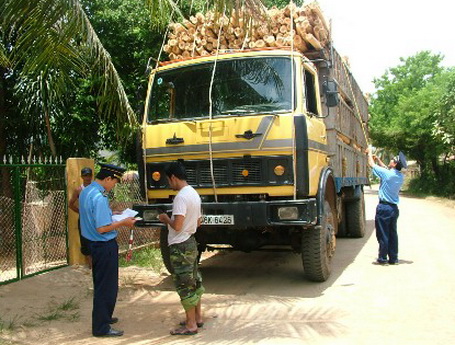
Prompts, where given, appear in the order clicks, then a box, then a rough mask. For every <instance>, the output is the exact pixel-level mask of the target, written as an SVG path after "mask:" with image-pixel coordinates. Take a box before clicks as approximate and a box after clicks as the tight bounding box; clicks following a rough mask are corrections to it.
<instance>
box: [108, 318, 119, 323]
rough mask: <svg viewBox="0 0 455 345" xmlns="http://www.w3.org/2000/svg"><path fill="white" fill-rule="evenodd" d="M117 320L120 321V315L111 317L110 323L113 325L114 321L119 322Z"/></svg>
mask: <svg viewBox="0 0 455 345" xmlns="http://www.w3.org/2000/svg"><path fill="white" fill-rule="evenodd" d="M117 322H118V317H113V318H112V319H111V321H109V323H110V324H111V325H113V324H114V323H117Z"/></svg>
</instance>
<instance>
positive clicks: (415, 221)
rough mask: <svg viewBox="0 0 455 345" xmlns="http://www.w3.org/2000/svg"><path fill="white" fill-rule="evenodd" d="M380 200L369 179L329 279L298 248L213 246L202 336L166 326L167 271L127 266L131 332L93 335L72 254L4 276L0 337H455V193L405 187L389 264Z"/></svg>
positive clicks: (319, 340)
mask: <svg viewBox="0 0 455 345" xmlns="http://www.w3.org/2000/svg"><path fill="white" fill-rule="evenodd" d="M376 201H377V195H376V191H375V190H374V189H368V188H367V189H366V206H367V234H366V236H365V238H363V239H340V240H339V241H338V246H337V253H336V256H335V258H334V263H333V272H332V275H331V277H330V278H329V279H328V281H326V282H324V283H312V282H309V281H307V280H305V279H304V278H303V277H302V264H301V259H300V257H299V256H298V255H296V254H292V253H273V252H256V253H250V254H245V253H219V254H217V255H212V256H209V257H207V258H206V259H205V260H203V261H202V264H201V271H202V273H203V276H204V282H205V283H204V284H205V287H206V290H207V293H206V294H205V295H204V300H203V304H204V311H205V317H206V323H205V325H204V327H203V328H202V329H201V331H200V332H199V334H198V335H196V336H186V337H175V336H171V335H169V330H170V329H172V328H174V327H176V326H177V323H178V322H179V321H180V320H183V312H182V310H181V306H180V304H179V300H178V297H177V294H176V293H175V292H174V289H173V285H172V281H171V279H170V277H169V276H168V275H167V274H158V273H154V272H153V271H152V270H150V269H139V268H135V267H130V268H124V269H121V277H120V293H119V298H118V302H117V307H116V313H115V315H116V316H117V317H119V318H120V322H119V323H118V324H117V325H116V328H118V329H122V330H124V331H125V335H124V336H123V337H118V338H94V337H92V336H91V332H90V323H91V303H92V284H91V275H90V271H89V270H88V269H87V268H85V267H77V266H73V267H66V268H63V269H58V270H55V271H52V272H48V273H46V274H42V275H39V276H35V277H32V278H28V279H25V280H23V281H20V282H16V283H12V284H8V285H4V286H0V325H2V328H3V330H1V331H0V344H2V345H4V344H42V345H45V344H48V345H60V344H84V345H90V344H138V345H139V344H181V343H185V344H217V345H219V344H331V345H332V344H335V345H338V344H349V345H352V344H365V345H366V344H368V345H372V344H373V345H374V344H381V345H382V344H390V345H395V344H406V345H409V344H412V345H415V344H417V345H420V344H432V345H437V344H444V345H447V344H454V342H455V327H454V326H453V325H454V324H455V308H453V305H452V304H453V300H454V299H455V289H454V287H455V265H453V248H454V246H455V227H454V219H455V208H454V205H453V203H448V202H440V201H439V199H434V198H433V199H417V198H409V197H403V198H402V203H401V206H400V212H401V215H400V219H399V232H400V260H401V262H400V265H398V266H388V267H382V266H375V265H372V264H371V263H372V261H373V260H374V259H375V254H376V252H377V243H376V238H375V236H374V221H373V219H374V210H375V205H376ZM65 307H66V308H65ZM65 309H66V310H65ZM45 319H53V320H48V321H47V320H45ZM10 326H12V327H10ZM0 329H1V328H0Z"/></svg>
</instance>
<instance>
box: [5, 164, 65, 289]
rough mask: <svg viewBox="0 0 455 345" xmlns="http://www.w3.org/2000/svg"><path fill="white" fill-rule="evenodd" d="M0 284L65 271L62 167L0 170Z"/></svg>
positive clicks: (28, 166)
mask: <svg viewBox="0 0 455 345" xmlns="http://www.w3.org/2000/svg"><path fill="white" fill-rule="evenodd" d="M0 173H1V179H0V284H4V283H6V282H11V281H16V280H19V279H22V278H24V277H28V276H32V275H35V274H38V273H41V272H44V271H48V270H51V269H55V268H58V267H62V266H66V265H68V244H67V205H66V200H67V198H66V178H65V164H63V163H62V160H61V159H60V162H58V161H55V160H54V161H52V160H49V161H48V160H46V161H44V162H36V163H33V164H26V163H24V162H22V163H14V162H13V161H12V160H10V161H9V162H8V161H6V159H4V160H3V162H2V163H1V164H0Z"/></svg>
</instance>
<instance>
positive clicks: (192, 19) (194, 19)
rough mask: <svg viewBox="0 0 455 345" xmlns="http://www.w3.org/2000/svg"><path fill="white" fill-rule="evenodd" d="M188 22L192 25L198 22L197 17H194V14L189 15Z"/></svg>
mask: <svg viewBox="0 0 455 345" xmlns="http://www.w3.org/2000/svg"><path fill="white" fill-rule="evenodd" d="M190 22H191V24H193V25H196V24H197V23H198V21H197V19H196V17H195V16H190Z"/></svg>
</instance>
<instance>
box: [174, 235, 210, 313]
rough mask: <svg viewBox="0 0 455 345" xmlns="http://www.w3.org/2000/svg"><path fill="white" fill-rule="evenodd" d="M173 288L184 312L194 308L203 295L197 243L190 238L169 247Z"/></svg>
mask: <svg viewBox="0 0 455 345" xmlns="http://www.w3.org/2000/svg"><path fill="white" fill-rule="evenodd" d="M169 250H170V260H171V264H172V267H173V269H174V273H173V274H172V278H173V280H174V284H175V288H176V290H177V293H178V294H179V296H180V300H181V302H182V305H183V308H184V309H185V310H188V309H191V308H194V307H196V305H197V304H198V303H199V300H200V299H201V296H202V294H203V293H204V291H205V290H204V287H203V286H202V277H201V274H200V272H199V270H198V263H197V256H198V250H197V242H196V240H195V239H194V236H191V237H190V238H189V239H187V240H186V241H185V242H182V243H176V244H171V245H170V246H169Z"/></svg>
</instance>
